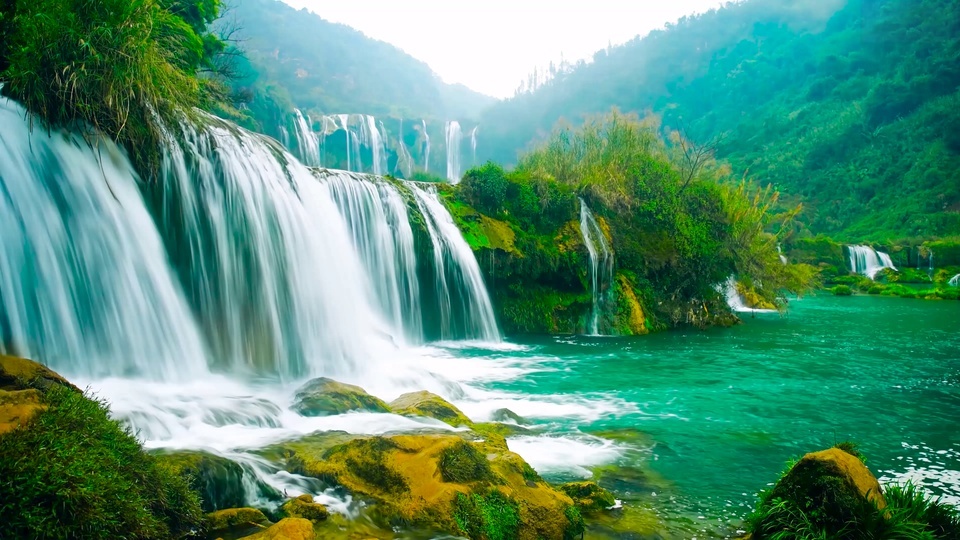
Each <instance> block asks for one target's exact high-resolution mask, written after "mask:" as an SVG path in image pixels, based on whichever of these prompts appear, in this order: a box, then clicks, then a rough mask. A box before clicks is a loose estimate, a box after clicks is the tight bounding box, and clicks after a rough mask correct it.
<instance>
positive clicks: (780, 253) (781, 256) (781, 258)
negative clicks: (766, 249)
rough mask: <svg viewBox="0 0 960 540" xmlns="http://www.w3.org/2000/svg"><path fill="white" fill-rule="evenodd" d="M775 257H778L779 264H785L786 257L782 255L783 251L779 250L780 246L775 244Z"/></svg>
mask: <svg viewBox="0 0 960 540" xmlns="http://www.w3.org/2000/svg"><path fill="white" fill-rule="evenodd" d="M777 255H779V256H780V262H782V263H783V264H787V256H786V255H784V254H783V250H782V249H780V244H777Z"/></svg>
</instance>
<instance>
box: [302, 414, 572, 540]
mask: <svg viewBox="0 0 960 540" xmlns="http://www.w3.org/2000/svg"><path fill="white" fill-rule="evenodd" d="M470 436H474V435H473V434H471V433H470V432H466V433H463V434H419V435H396V436H391V437H360V438H356V439H354V440H351V441H348V442H345V443H343V444H339V445H336V446H333V447H327V448H317V449H315V450H314V449H310V448H309V447H306V446H304V445H299V446H291V447H289V448H293V455H292V456H290V458H289V459H288V461H287V463H288V467H289V468H290V471H291V472H294V473H298V474H304V475H308V476H313V477H316V478H320V479H323V480H325V481H328V482H331V483H334V484H337V485H340V486H342V487H344V488H346V489H347V490H348V491H350V492H351V493H353V494H354V495H355V496H359V497H363V498H366V499H370V500H372V501H374V502H375V503H376V510H377V516H378V517H377V519H378V520H379V521H380V522H381V525H383V526H389V525H391V524H396V523H403V524H405V525H406V526H409V527H411V528H413V529H416V530H425V531H435V532H441V533H447V534H454V535H460V536H466V537H468V538H473V539H480V538H518V539H520V540H528V539H529V540H535V539H539V538H542V539H544V540H554V539H555V540H562V539H564V538H572V537H573V535H579V534H580V533H581V532H582V530H583V522H582V518H580V514H579V511H578V510H577V509H576V507H575V506H574V505H573V501H572V500H571V499H570V497H568V496H567V495H566V494H564V493H562V492H560V491H558V490H556V489H554V488H552V487H550V486H549V485H548V484H546V483H544V482H543V481H542V480H540V478H539V476H537V475H536V472H534V471H533V469H532V468H530V466H529V465H528V464H527V463H526V462H525V461H524V460H523V458H521V457H520V456H519V455H517V454H514V453H513V452H510V451H509V450H508V449H507V447H506V443H505V442H504V441H503V439H502V438H496V437H491V438H490V439H489V440H487V441H485V442H472V441H469V440H466V437H470Z"/></svg>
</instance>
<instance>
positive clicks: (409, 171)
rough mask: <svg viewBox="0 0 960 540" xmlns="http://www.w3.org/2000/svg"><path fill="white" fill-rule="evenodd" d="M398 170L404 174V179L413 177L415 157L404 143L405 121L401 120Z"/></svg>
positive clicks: (398, 141)
mask: <svg viewBox="0 0 960 540" xmlns="http://www.w3.org/2000/svg"><path fill="white" fill-rule="evenodd" d="M397 169H399V170H400V171H401V172H403V177H404V178H410V177H411V176H412V175H413V156H411V155H410V150H409V149H407V145H406V143H404V142H403V119H401V120H400V134H399V135H398V136H397Z"/></svg>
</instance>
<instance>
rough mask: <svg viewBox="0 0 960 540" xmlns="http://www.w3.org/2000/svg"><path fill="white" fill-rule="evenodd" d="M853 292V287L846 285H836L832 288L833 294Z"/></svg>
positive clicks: (845, 294)
mask: <svg viewBox="0 0 960 540" xmlns="http://www.w3.org/2000/svg"><path fill="white" fill-rule="evenodd" d="M852 294H853V289H851V288H850V287H849V286H847V285H837V286H835V287H834V288H833V295H834V296H851V295H852Z"/></svg>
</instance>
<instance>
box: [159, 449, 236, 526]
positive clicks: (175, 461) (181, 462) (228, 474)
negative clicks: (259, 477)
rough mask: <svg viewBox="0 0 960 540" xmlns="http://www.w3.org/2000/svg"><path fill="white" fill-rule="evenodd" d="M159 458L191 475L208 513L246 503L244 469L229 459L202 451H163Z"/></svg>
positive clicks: (193, 486)
mask: <svg viewBox="0 0 960 540" xmlns="http://www.w3.org/2000/svg"><path fill="white" fill-rule="evenodd" d="M156 456H157V458H158V459H159V460H160V461H162V462H163V463H165V464H166V465H167V466H169V467H170V468H171V469H173V470H174V471H176V472H177V473H178V474H181V475H186V476H188V477H189V478H190V486H191V487H192V488H193V489H194V490H195V491H196V492H197V493H199V494H200V502H201V504H202V506H203V511H204V512H214V511H216V510H223V509H225V508H237V507H240V506H242V505H243V503H244V487H243V468H242V467H241V466H240V465H239V464H237V463H234V462H233V461H230V460H229V459H227V458H224V457H221V456H217V455H214V454H210V453H207V452H200V451H180V452H159V453H157V454H156Z"/></svg>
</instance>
